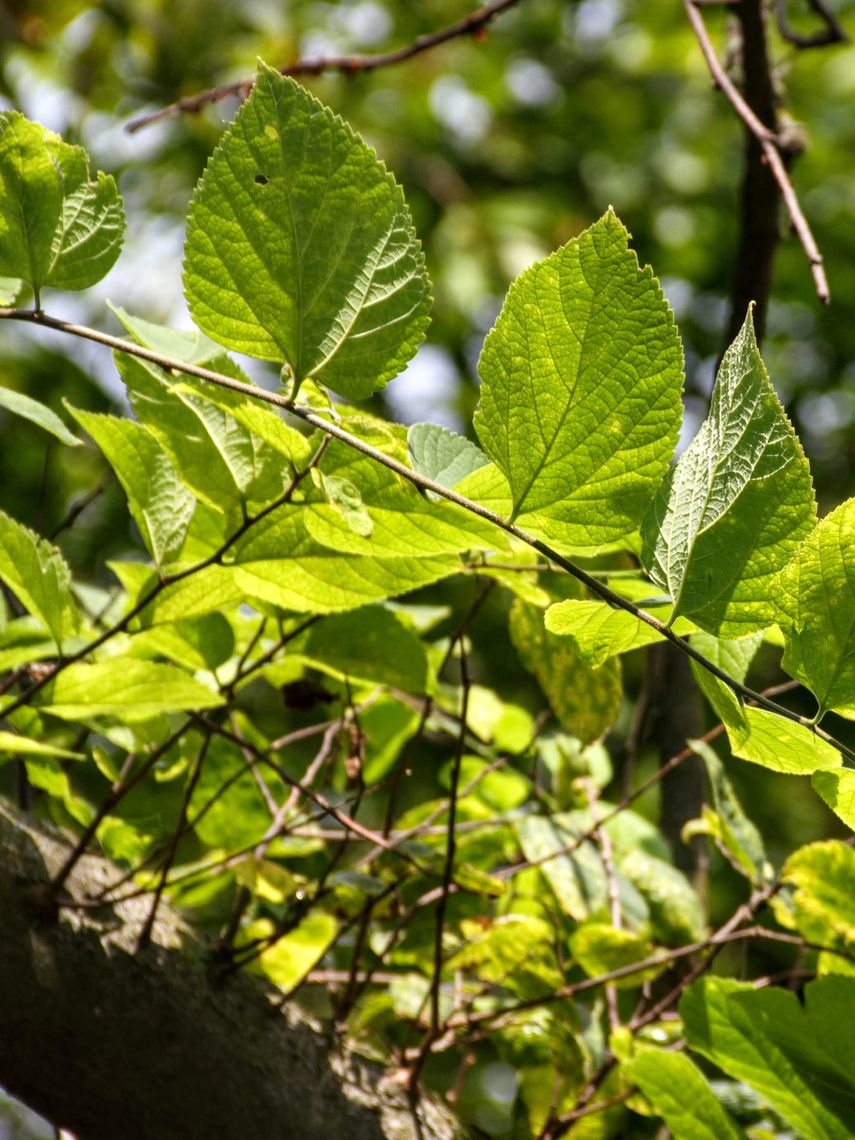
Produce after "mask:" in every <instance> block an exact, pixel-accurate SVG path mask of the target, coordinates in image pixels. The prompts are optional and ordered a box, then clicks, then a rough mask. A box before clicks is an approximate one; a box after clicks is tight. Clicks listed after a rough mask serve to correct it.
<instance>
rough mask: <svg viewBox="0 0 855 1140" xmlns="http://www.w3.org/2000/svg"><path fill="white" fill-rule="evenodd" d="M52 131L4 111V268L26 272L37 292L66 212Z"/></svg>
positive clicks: (0, 228)
mask: <svg viewBox="0 0 855 1140" xmlns="http://www.w3.org/2000/svg"><path fill="white" fill-rule="evenodd" d="M49 135H50V132H49V131H46V130H45V129H44V127H41V126H39V125H38V124H37V123H31V122H30V121H29V120H28V119H26V118H25V117H24V116H23V115H22V114H20V113H19V112H18V111H4V112H3V114H2V115H0V273H3V274H5V275H8V276H10V277H20V278H23V279H24V280H25V281H28V282H29V283H30V285H32V287H33V289H34V290H35V291H36V293H38V290H39V289H40V288H41V286H42V284H43V283H44V281H45V279H46V278H47V275H48V271H49V269H50V264H51V261H52V260H53V240H54V235H55V233H56V230H57V227H58V226H59V223H60V219H61V217H62V197H63V194H62V176H61V175H60V172H59V170H58V169H57V166H56V163H55V162H54V161H53V158H52V156H51V153H50V150H49V148H48V146H47V141H46V140H47V138H48V136H49ZM54 137H56V136H54Z"/></svg>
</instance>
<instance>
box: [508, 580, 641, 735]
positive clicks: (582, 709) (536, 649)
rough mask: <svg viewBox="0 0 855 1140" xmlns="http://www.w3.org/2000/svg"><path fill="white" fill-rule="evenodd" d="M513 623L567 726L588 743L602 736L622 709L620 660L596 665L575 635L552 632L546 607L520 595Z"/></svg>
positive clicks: (528, 662)
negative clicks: (581, 649) (545, 615)
mask: <svg viewBox="0 0 855 1140" xmlns="http://www.w3.org/2000/svg"><path fill="white" fill-rule="evenodd" d="M509 628H510V634H511V641H512V642H513V643H514V647H515V648H516V651H517V653H519V655H520V660H521V661H522V663H523V665H524V666H525V667H526V669H528V671H529V672H530V673H533V674H534V676H535V677H536V678H537V681H538V683H539V685H540V687H541V689H543V692H544V695H545V696H546V698H547V700H548V701H549V704H550V706H551V708H552V711H553V712H554V713H555V715H556V716H557V717H558V720H559V721H560V722H561V724H562V726H563V727H564V728H566V729H567V731H568V732H570V733H572V734H573V735H574V736H576V737H578V738H579V740H581V741H582V743H583V744H589V743H590V742H591V741H593V740H597V739H598V738H599V737H600V736H602V735H603V733H604V732H606V730H607V729H609V728H610V727H611V726H612V724H614V721H615V719H616V717H617V715H618V712H619V710H620V703H621V696H622V688H621V672H620V662H619V661H614V660H613V661H607V662H606V663H605V664H604V665H603V666H601V667H600V668H599V669H592V668H591V666H590V665H589V664H588V662H587V661H586V660H585V658H584V657H583V655H582V654H581V653H580V652H579V650H578V649H577V648H576V646H575V644H574V642H573V641H572V639H570V638H566V637H559V636H557V635H556V634H554V633H550V632H549V631H548V630H547V629H546V628H545V627H544V624H543V611H542V610H540V609H538V608H537V607H535V606H531V605H528V604H526V603H525V602H523V601H521V600H520V599H519V598H517V599H515V601H514V604H513V606H512V607H511V613H510V624H509Z"/></svg>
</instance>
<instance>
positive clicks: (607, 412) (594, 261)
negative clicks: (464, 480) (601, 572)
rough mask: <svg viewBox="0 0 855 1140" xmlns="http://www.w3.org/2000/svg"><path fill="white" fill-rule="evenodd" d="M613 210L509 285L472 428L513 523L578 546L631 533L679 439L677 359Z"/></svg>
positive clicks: (649, 284)
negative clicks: (501, 479)
mask: <svg viewBox="0 0 855 1140" xmlns="http://www.w3.org/2000/svg"><path fill="white" fill-rule="evenodd" d="M627 240H628V234H627V232H626V230H625V229H624V227H623V226H622V225H621V223H620V222H619V221H618V219H617V218H616V217H615V216H614V214H612V213H611V212H609V213H608V214H605V215H604V216H603V217H602V218H601V219H600V220H599V221H598V222H597V223H596V224H595V225H593V226H591V227H590V229H588V230H586V231H585V232H584V233H582V234H580V235H579V237H577V238H574V239H573V240H572V241H570V242H568V243H567V245H565V246H563V247H562V248H561V249H559V250H557V251H556V252H555V253H553V254H552V255H551V256H549V257H548V258H546V259H545V260H544V261H541V262H538V263H537V264H536V265H533V266H532V267H531V268H530V269H528V270H526V272H525V273H523V275H522V276H521V277H519V278H518V279H517V280H516V281H515V282H514V284H513V285H512V286H511V288H510V291H509V293H508V295H507V298H506V300H505V303H504V306H503V308H502V312H501V313H500V315H499V318H498V320H497V321H496V325H495V327H494V328H493V330H492V331H491V332H490V333H489V335H488V336H487V339H486V340H485V342H484V349H483V351H482V353H481V360H480V362H479V371H480V373H481V377H482V380H483V384H482V387H481V405H480V409H479V411H478V412H477V413H476V417H475V426H476V429H477V432H478V437H479V439H480V441H481V446H482V447H483V448H484V451H485V452H486V453H487V455H488V456H489V457H490V458H491V459H492V460H493V461H494V462H495V464H496V466H497V467H498V468H499V469H500V470H501V471H502V473H503V474H504V475H505V476H507V479H508V482H509V483H510V487H511V493H512V498H513V515H514V517H515V518H518V519H519V521H520V523H521V524H522V525H523V526H525V527H526V528H527V529H528V530H530V531H533V532H535V533H536V534H537V535H538V536H540V537H543V538H546V539H548V540H554V541H556V542H560V543H561V544H563V545H565V546H570V547H572V548H574V549H575V550H592V549H597V548H601V547H603V546H609V545H613V544H616V543H620V542H622V541H623V540H625V539H626V538H627V537H628V536H629V535H630V534H632V533H633V532H634V531H635V530H636V529H637V527H638V524H639V522H640V521H641V517H642V515H643V513H644V510H645V508H646V506H647V503H648V502H649V500H650V498H651V496H652V495H653V494H654V492H655V490H656V487H657V485H658V484H659V482H660V480H661V479H662V476H663V475H664V474H665V471H666V469H667V466H668V462H669V460H670V458H671V456H672V454H673V451H674V446H675V444H676V442H677V432H678V430H679V426H680V418H681V414H682V407H681V403H680V390H681V386H682V350H681V347H680V342H679V338H678V336H677V332H676V329H675V327H674V321H673V317H672V314H671V311H670V309H669V308H668V305H667V303H666V301H665V299H664V297H663V296H662V292H661V290H660V288H659V285H658V283H657V282H656V280H655V279H654V277H653V274H652V272H651V271H650V269H649V268H647V269H640V268H639V266H638V262H637V260H636V257H635V254H634V253H632V252H631V251H630V250H629V249H628V246H627Z"/></svg>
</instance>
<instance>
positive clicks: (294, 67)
mask: <svg viewBox="0 0 855 1140" xmlns="http://www.w3.org/2000/svg"><path fill="white" fill-rule="evenodd" d="M519 2H520V0H492V3H489V4H482V5H481V7H480V8H476V9H475V11H474V12H470V13H469V15H468V16H464V17H463V18H462V19H460V20H456V21H455V22H454V23H453V24H448V25H447V27H445V28H440V29H439V31H436V32H431V33H430V34H429V35H423V36H418V37H417V38H416V39H415V40H413V41H412V43H409V44H406V45H405V46H404V47H400V48H396V49H395V50H394V51H387V52H378V53H377V54H375V55H345V56H319V57H318V58H316V59H299V60H297V61H296V62H294V63H290V64H287V65H286V66H285V67H280V68H279V74H280V75H291V76H299V75H321V74H322V73H323V72H329V71H337V72H340V73H343V74H344V75H356V74H357V73H358V72H362V71H377V70H378V68H381V67H392V66H393V65H394V64H397V63H404V62H405V61H406V60H408V59H412V58H413V57H414V56H417V55H422V54H423V53H424V52H426V51H430V50H431V49H432V48H435V47H439V46H440V45H441V44H445V43H448V42H449V40H455V39H461V38H462V37H464V36H473V37H474V36H477V35H478V34H479V33H482V32H483V31H484V29H485V28H486V27H487V25H488V24H489V23H490V21H491V20H494V19H495V18H496V16H498V15H500V14H501V13H502V12H505V11H507V9H508V8H513V7H514V5H515V4H518V3H519ZM254 82H255V80H254V79H252V78H246V79H239V80H237V82H235V83H223V84H221V85H220V86H219V87H212V88H210V89H209V90H207V91H200V92H199V93H198V94H196V95H188V96H185V98H183V99H179V100H177V102H175V103H170V104H169V106H168V107H161V108H160V110H158V111H153V112H150V113H149V114H147V115H140V116H139V118H136V119H133V120H131V122H129V123H128V124H127V126H126V127H125V130H126V131H129V132H130V133H133V132H134V131H139V130H141V129H142V128H143V127H147V126H149V124H151V123H156V122H158V120H160V119H165V118H167V117H171V116H174V115H181V114H191V115H192V114H197V113H198V112H199V111H201V110H202V108H203V107H207V106H209V105H210V104H212V103H219V102H220V101H221V100H223V99H227V98H228V97H229V96H235V97H236V98H240V99H245V98H246V96H247V95H248V94H249V92H250V91H251V90H252V85H253V83H254Z"/></svg>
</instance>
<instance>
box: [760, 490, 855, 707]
mask: <svg viewBox="0 0 855 1140" xmlns="http://www.w3.org/2000/svg"><path fill="white" fill-rule="evenodd" d="M853 551H855V499H847V500H846V502H845V503H842V504H841V505H840V506H839V507H838V508H837V510H835V511H832V512H831V514H830V515H827V516H826V517H825V518H824V519H822V520H821V521H820V522H819V524H818V525H817V527H816V528H815V529H814V531H813V532H812V533H811V534H810V535H808V537H807V538H806V539H805V541H804V542H803V543H802V544H801V546H800V547H799V548H798V551H797V552H796V554H795V557H794V558H793V560H792V562H790V564H789V566H787V568H786V570H785V571H784V573H783V574H782V575H781V578H780V588H779V591H778V614H777V616H776V618H775V620H776V621H777V623H778V625H779V626H780V627H781V631H782V633H783V634H784V641H785V644H786V650H785V652H784V657H783V660H782V662H781V663H782V665H783V667H784V668H785V669H786V671H787V672H788V673H789V674H790V676H791V677H795V678H796V680H798V681H801V682H802V684H804V685H807V687H808V688H809V689H810V690H811V692H812V693H813V694H814V696H815V697H816V699H817V701H818V702H819V709H820V713H824V712H826V711H827V710H828V709H834V710H835V711H836V712H839V713H842V714H843V715H844V716H848V717H855V556H853Z"/></svg>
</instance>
